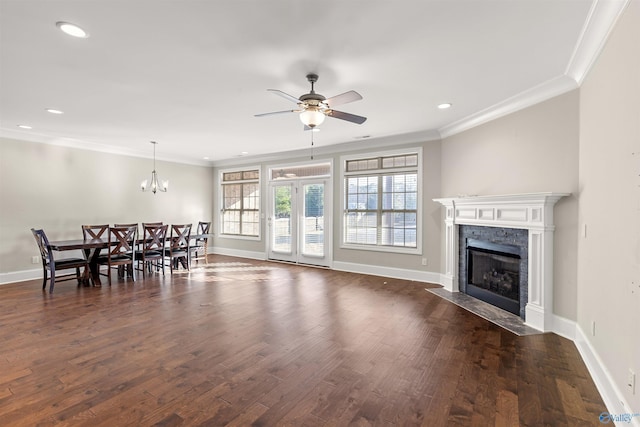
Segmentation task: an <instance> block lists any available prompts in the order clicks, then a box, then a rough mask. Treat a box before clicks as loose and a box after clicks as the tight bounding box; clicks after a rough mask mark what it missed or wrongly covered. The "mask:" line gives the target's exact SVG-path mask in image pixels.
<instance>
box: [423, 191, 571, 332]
mask: <svg viewBox="0 0 640 427" xmlns="http://www.w3.org/2000/svg"><path fill="white" fill-rule="evenodd" d="M569 194H570V193H528V194H509V195H501V196H464V197H448V198H441V199H433V200H434V201H436V202H438V203H440V204H442V205H443V206H444V207H445V219H444V223H445V273H444V275H443V278H442V285H443V286H444V288H445V289H447V290H448V291H450V292H459V291H460V288H459V282H458V279H459V278H458V263H459V260H458V225H462V224H464V225H480V226H485V227H506V228H520V229H525V230H527V231H528V232H529V248H528V249H529V265H528V272H529V273H528V301H527V304H526V306H525V323H526V324H527V325H529V326H531V327H533V328H536V329H538V330H541V331H544V332H547V331H550V330H551V328H552V321H553V232H554V230H555V226H554V224H553V206H554V205H555V204H556V202H557V201H558V200H560V199H561V198H562V197H565V196H568V195H569Z"/></svg>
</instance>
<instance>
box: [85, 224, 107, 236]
mask: <svg viewBox="0 0 640 427" xmlns="http://www.w3.org/2000/svg"><path fill="white" fill-rule="evenodd" d="M108 233H109V224H104V225H83V226H82V238H83V239H85V240H89V239H102V235H103V234H108ZM104 237H107V236H104Z"/></svg>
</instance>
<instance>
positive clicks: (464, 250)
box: [458, 225, 529, 319]
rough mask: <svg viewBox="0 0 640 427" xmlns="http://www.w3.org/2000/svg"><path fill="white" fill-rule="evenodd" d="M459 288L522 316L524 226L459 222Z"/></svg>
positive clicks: (525, 261) (525, 258) (524, 301)
mask: <svg viewBox="0 0 640 427" xmlns="http://www.w3.org/2000/svg"><path fill="white" fill-rule="evenodd" d="M458 237H459V243H458V248H459V256H458V259H459V273H458V277H460V283H459V284H460V291H461V292H464V293H466V294H467V295H471V296H473V297H475V298H478V299H480V300H483V301H485V302H488V303H489V304H492V305H494V306H496V307H500V308H501V309H503V310H506V311H508V312H511V313H513V314H516V315H518V316H520V317H521V318H522V319H525V310H524V309H525V306H526V304H527V295H528V291H527V283H528V278H527V276H528V274H527V273H528V262H529V256H528V243H529V236H528V232H527V230H523V229H517V228H504V227H483V226H477V225H461V226H459V234H458Z"/></svg>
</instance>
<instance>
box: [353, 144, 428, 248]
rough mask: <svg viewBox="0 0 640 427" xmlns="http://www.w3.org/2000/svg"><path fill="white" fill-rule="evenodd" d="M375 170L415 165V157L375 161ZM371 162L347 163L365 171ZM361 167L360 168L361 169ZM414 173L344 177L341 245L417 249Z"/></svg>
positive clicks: (404, 156) (406, 156)
mask: <svg viewBox="0 0 640 427" xmlns="http://www.w3.org/2000/svg"><path fill="white" fill-rule="evenodd" d="M379 159H380V162H379V163H378V162H377V161H376V165H377V169H378V170H380V167H382V168H399V167H407V166H417V161H418V156H417V155H403V156H392V157H385V158H379ZM370 160H372V159H363V160H354V161H350V162H347V164H346V169H347V171H353V170H357V171H360V170H367V169H366V168H367V166H369V165H370V163H369V161H370ZM361 168H362V169H361ZM417 200H418V174H417V172H408V173H396V174H372V175H364V176H363V175H359V176H347V177H345V207H346V209H345V212H344V223H345V229H344V235H343V241H344V242H345V243H351V244H360V245H375V246H393V247H404V248H417Z"/></svg>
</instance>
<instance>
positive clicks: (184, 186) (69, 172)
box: [0, 139, 213, 274]
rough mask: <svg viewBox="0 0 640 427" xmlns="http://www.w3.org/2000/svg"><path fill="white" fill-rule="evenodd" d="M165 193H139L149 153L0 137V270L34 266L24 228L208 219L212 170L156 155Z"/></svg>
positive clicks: (67, 230) (53, 231)
mask: <svg viewBox="0 0 640 427" xmlns="http://www.w3.org/2000/svg"><path fill="white" fill-rule="evenodd" d="M156 166H157V170H158V173H159V175H160V178H162V179H165V180H166V179H168V180H169V185H170V187H169V191H168V192H167V193H158V194H156V195H154V194H152V193H142V192H141V191H140V187H139V185H140V182H141V181H142V180H144V179H149V178H150V176H151V170H152V169H153V163H152V160H151V159H141V158H136V157H128V156H119V155H114V154H106V153H98V152H93V151H86V150H79V149H74V148H66V147H60V146H54V145H48V144H39V143H34V142H27V141H16V140H11V139H0V203H1V204H0V274H1V273H15V272H20V271H26V270H34V269H40V271H42V267H41V266H40V265H34V264H32V263H31V258H32V256H34V255H38V249H37V246H36V242H35V240H34V239H33V236H32V235H31V231H30V229H31V228H32V227H33V228H43V229H44V230H45V232H46V233H47V236H48V237H49V239H50V240H54V239H78V238H81V237H82V231H81V228H80V227H81V225H82V224H113V223H129V222H143V221H163V222H164V223H167V224H171V223H182V222H190V223H193V224H197V223H198V221H203V220H209V221H210V220H211V218H212V214H211V209H212V199H213V196H212V191H211V182H212V170H211V168H208V167H199V166H188V165H182V164H176V163H169V162H162V161H158V162H157V165H156Z"/></svg>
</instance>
